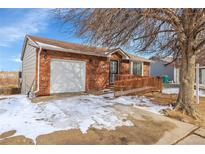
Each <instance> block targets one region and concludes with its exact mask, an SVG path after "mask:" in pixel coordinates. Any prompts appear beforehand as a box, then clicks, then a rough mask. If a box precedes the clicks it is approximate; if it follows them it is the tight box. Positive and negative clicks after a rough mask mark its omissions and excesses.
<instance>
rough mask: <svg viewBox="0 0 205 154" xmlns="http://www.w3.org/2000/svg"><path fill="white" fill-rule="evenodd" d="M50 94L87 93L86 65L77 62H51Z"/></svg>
mask: <svg viewBox="0 0 205 154" xmlns="http://www.w3.org/2000/svg"><path fill="white" fill-rule="evenodd" d="M50 66H51V81H50V84H51V85H50V93H51V94H54V93H66V92H81V91H85V81H86V63H85V62H84V61H76V60H60V59H52V60H51V65H50Z"/></svg>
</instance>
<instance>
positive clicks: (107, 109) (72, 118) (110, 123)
mask: <svg viewBox="0 0 205 154" xmlns="http://www.w3.org/2000/svg"><path fill="white" fill-rule="evenodd" d="M112 96H113V95H112V94H108V95H102V96H94V95H84V96H74V97H67V98H62V99H58V100H51V101H46V102H41V103H38V104H34V103H31V101H30V100H29V99H28V98H27V97H26V96H24V95H12V96H0V134H1V133H4V132H7V131H10V130H16V131H17V132H16V134H15V135H24V136H26V137H28V138H32V139H33V140H34V141H35V138H36V137H37V136H39V135H42V134H48V133H51V132H54V131H58V130H68V129H75V128H77V129H78V128H79V129H80V130H81V131H82V133H86V132H87V130H88V129H89V127H94V128H98V129H102V128H106V129H108V130H110V129H115V128H116V127H117V126H123V125H124V126H132V125H133V123H132V122H131V121H129V120H127V117H126V116H127V115H122V114H120V113H119V112H118V111H117V110H116V109H114V108H113V105H116V104H123V105H134V106H138V107H140V108H143V109H145V110H148V111H152V112H155V113H159V111H160V110H162V109H165V108H167V107H168V106H159V105H155V104H153V103H152V102H151V100H149V99H148V98H145V97H136V96H122V97H118V98H113V97H112ZM2 98H6V99H2Z"/></svg>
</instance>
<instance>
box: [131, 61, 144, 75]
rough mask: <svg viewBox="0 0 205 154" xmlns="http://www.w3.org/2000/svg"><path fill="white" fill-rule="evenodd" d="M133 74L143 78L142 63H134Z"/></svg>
mask: <svg viewBox="0 0 205 154" xmlns="http://www.w3.org/2000/svg"><path fill="white" fill-rule="evenodd" d="M133 74H134V75H140V76H142V75H143V73H142V62H133Z"/></svg>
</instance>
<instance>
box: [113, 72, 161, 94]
mask: <svg viewBox="0 0 205 154" xmlns="http://www.w3.org/2000/svg"><path fill="white" fill-rule="evenodd" d="M114 89H115V95H126V94H129V93H136V92H141V91H161V90H162V80H161V78H160V77H147V76H146V77H144V76H143V77H142V76H140V77H139V76H134V75H127V78H126V75H122V76H118V80H116V81H115V83H114Z"/></svg>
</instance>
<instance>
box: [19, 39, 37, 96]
mask: <svg viewBox="0 0 205 154" xmlns="http://www.w3.org/2000/svg"><path fill="white" fill-rule="evenodd" d="M29 43H31V42H30V41H27V44H26V47H25V53H24V57H23V61H22V88H21V93H22V94H27V93H28V91H29V90H30V89H31V86H32V83H33V82H34V80H35V77H36V48H35V47H33V46H31V45H29Z"/></svg>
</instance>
